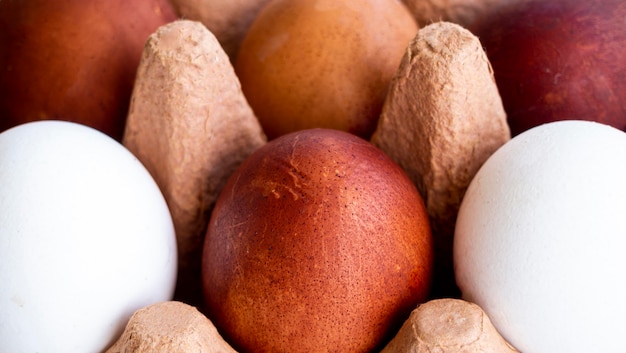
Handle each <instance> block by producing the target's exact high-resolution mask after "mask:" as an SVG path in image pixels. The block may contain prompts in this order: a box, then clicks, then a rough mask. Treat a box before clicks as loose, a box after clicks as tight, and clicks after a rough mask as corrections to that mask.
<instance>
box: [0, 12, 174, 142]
mask: <svg viewBox="0 0 626 353" xmlns="http://www.w3.org/2000/svg"><path fill="white" fill-rule="evenodd" d="M175 19H176V15H175V13H174V9H173V8H172V7H171V5H170V4H169V2H168V1H167V0H64V1H46V0H28V1H20V0H2V1H0V132H2V131H3V130H6V129H8V128H10V127H12V126H15V125H18V124H21V123H25V122H29V121H37V120H46V119H57V120H69V121H74V122H78V123H81V124H85V125H88V126H91V127H93V128H96V129H98V130H100V131H102V132H104V133H106V134H108V135H110V136H111V137H113V138H115V139H117V140H120V139H121V138H122V133H123V131H124V124H125V121H126V115H127V113H128V105H129V101H130V96H131V92H132V89H133V82H134V80H135V74H136V71H137V66H138V65H139V60H140V58H141V52H142V50H143V46H144V43H145V42H146V39H147V38H148V36H149V35H150V34H151V33H152V32H154V31H155V30H156V29H157V28H158V27H159V26H161V25H164V24H166V23H169V22H171V21H173V20H175Z"/></svg>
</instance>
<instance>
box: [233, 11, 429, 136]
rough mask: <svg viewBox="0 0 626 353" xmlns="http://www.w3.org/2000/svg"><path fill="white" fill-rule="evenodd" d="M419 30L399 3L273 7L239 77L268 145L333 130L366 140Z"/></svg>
mask: <svg viewBox="0 0 626 353" xmlns="http://www.w3.org/2000/svg"><path fill="white" fill-rule="evenodd" d="M417 30H418V29H417V25H416V23H415V20H414V19H413V17H412V16H411V15H410V13H409V11H408V10H407V9H406V7H405V6H404V4H402V3H401V2H399V1H397V0H365V1H363V0H358V1H355V0H344V1H335V0H300V1H290V0H275V1H270V2H269V3H268V4H267V5H265V6H264V7H263V9H262V10H261V11H260V12H259V14H258V16H257V17H256V19H255V21H254V22H253V23H252V25H251V26H250V29H249V30H248V33H247V34H246V37H245V38H244V40H243V42H242V44H241V47H240V50H239V54H238V56H237V60H236V62H235V70H236V71H237V75H238V76H239V79H240V80H241V86H242V90H243V92H244V94H245V95H246V98H247V99H248V101H249V102H250V106H251V107H252V109H253V110H254V112H255V114H256V115H257V117H258V118H259V121H260V122H261V125H262V126H263V129H264V131H265V133H266V134H267V136H268V138H270V139H273V138H276V137H278V136H281V135H284V134H286V133H289V132H293V131H298V130H302V129H308V128H332V129H338V130H343V131H348V132H351V133H353V134H355V135H358V136H361V137H365V138H369V137H370V136H371V134H372V133H373V131H374V129H375V128H376V122H377V120H378V115H380V111H381V108H382V104H383V101H384V99H385V96H386V94H387V89H388V86H389V81H390V80H391V78H392V77H393V75H394V74H395V72H396V70H397V69H398V65H399V63H400V60H401V59H402V55H403V53H404V49H405V48H406V46H407V45H408V44H409V42H410V40H411V38H413V36H415V34H416V33H417Z"/></svg>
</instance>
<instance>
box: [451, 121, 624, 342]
mask: <svg viewBox="0 0 626 353" xmlns="http://www.w3.org/2000/svg"><path fill="white" fill-rule="evenodd" d="M625 181H626V135H625V134H624V132H622V131H621V130H618V129H616V128H613V127H610V126H608V125H604V124H601V123H596V122H590V121H575V120H571V121H559V122H553V123H547V124H544V125H540V126H537V127H535V128H532V129H530V130H527V131H525V132H523V133H522V134H520V135H517V136H516V137H515V138H513V139H512V140H510V141H509V142H508V143H506V144H505V145H504V146H502V147H501V148H500V149H498V150H497V151H496V152H495V153H494V154H493V155H492V156H491V157H490V158H489V159H488V160H487V161H486V162H485V164H484V165H483V166H482V167H481V168H480V170H479V171H478V173H477V174H476V176H475V177H474V179H473V180H472V182H471V183H470V185H469V187H468V189H467V192H466V194H465V196H464V198H463V201H462V203H461V207H460V210H459V214H458V219H457V223H456V232H455V238H454V262H455V275H456V280H457V283H458V285H459V288H460V289H461V292H462V294H463V297H464V298H465V299H467V300H470V301H473V302H475V303H477V304H478V305H480V306H481V307H482V308H483V309H484V310H485V312H486V313H487V315H488V316H489V317H490V318H491V319H492V321H493V324H494V325H495V326H496V328H497V329H498V330H499V331H500V332H501V333H502V335H503V336H504V337H505V338H506V339H507V340H508V341H509V342H510V343H511V344H512V345H513V346H515V347H516V348H517V349H518V350H520V351H522V352H525V353H554V352H568V353H576V352H585V353H588V352H622V351H623V350H624V347H623V343H622V341H621V340H622V336H623V333H624V332H625V331H626V323H625V322H624V317H626V302H625V301H624V299H623V296H624V291H625V290H626V284H625V283H626V281H625V280H626V272H625V269H626V256H625V254H626V217H625V215H626V182H625Z"/></svg>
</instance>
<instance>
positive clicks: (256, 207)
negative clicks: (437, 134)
mask: <svg viewBox="0 0 626 353" xmlns="http://www.w3.org/2000/svg"><path fill="white" fill-rule="evenodd" d="M432 263H433V244H432V236H431V231H430V225H429V221H428V214H427V212H426V208H425V206H424V203H423V200H422V198H421V196H420V194H419V192H418V191H417V188H416V187H415V186H414V185H413V183H412V182H411V181H410V179H409V178H408V176H407V175H406V173H405V172H404V170H402V169H401V168H400V167H399V166H398V165H397V164H395V163H394V162H393V161H392V160H391V159H390V158H389V157H388V156H386V155H385V154H384V153H383V152H382V151H381V150H380V149H378V148H376V147H374V145H372V144H370V143H369V142H367V141H365V140H363V139H361V138H358V137H357V136H355V135H352V134H349V133H347V132H342V131H338V130H331V129H308V130H302V131H298V132H294V133H291V134H287V135H283V136H281V137H279V138H277V139H275V140H273V141H271V142H269V143H268V144H266V145H265V146H263V147H261V148H260V149H258V150H257V151H256V152H255V153H253V154H252V155H251V156H250V157H248V158H247V159H246V160H245V161H244V162H243V163H242V164H241V166H240V167H239V168H238V169H236V170H235V172H234V173H233V174H232V176H231V177H230V178H229V180H228V182H227V183H226V185H225V187H224V189H223V190H222V192H221V193H220V196H219V198H218V200H217V202H216V204H215V208H214V210H213V214H212V216H211V220H210V222H209V226H208V230H207V234H206V238H205V244H204V253H203V258H202V277H203V288H204V294H205V298H206V306H207V312H208V315H209V318H210V319H211V320H212V321H213V322H214V323H215V325H216V327H217V328H218V330H220V332H221V333H222V334H223V335H224V337H225V338H226V339H227V340H228V341H229V343H231V344H232V345H233V347H234V348H235V349H237V350H238V351H239V352H242V353H243V352H337V353H339V352H345V353H356V352H373V351H376V349H377V348H378V349H380V348H382V345H383V344H384V343H385V342H386V341H387V340H388V339H390V338H391V336H392V335H393V334H395V332H397V330H398V329H399V328H400V326H401V325H402V323H403V322H404V320H406V319H407V318H408V317H409V314H410V312H411V310H413V309H414V308H415V306H416V305H417V304H418V303H420V302H422V301H424V300H425V299H427V296H428V294H429V289H430V282H431V276H432V266H433V264H432Z"/></svg>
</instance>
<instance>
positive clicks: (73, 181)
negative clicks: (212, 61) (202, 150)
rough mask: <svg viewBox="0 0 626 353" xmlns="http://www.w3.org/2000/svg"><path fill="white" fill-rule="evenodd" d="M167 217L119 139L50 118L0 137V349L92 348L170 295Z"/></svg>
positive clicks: (76, 351)
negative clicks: (142, 310)
mask: <svg viewBox="0 0 626 353" xmlns="http://www.w3.org/2000/svg"><path fill="white" fill-rule="evenodd" d="M176 256H177V255H176V240H175V235H174V228H173V223H172V219H171V215H170V213H169V210H168V208H167V206H166V203H165V200H164V198H163V196H162V194H161V192H160V190H159V188H158V187H157V185H156V183H155V182H154V180H153V179H152V177H151V176H150V174H149V173H148V172H147V171H146V169H145V168H144V167H143V165H142V164H141V163H140V162H139V161H138V160H137V159H136V158H135V157H134V156H133V155H132V154H131V153H130V152H129V151H128V150H126V149H125V148H124V147H123V146H122V145H121V144H119V143H118V142H116V141H114V140H113V139H111V138H109V137H108V136H106V135H104V134H102V133H100V132H98V131H96V130H94V129H91V128H88V127H85V126H82V125H78V124H75V123H69V122H61V121H41V122H34V123H28V124H24V125H21V126H18V127H15V128H12V129H10V130H7V131H5V132H3V133H2V134H0V352H7V353H8V352H10V353H22V352H24V353H34V352H47V353H51V352H62V353H68V352H72V353H81V352H101V351H102V350H103V349H105V348H106V347H107V346H109V345H110V344H112V343H113V342H114V340H115V339H116V338H117V337H118V335H119V334H120V333H121V332H122V330H123V328H124V326H125V324H126V323H127V321H128V318H129V317H130V316H131V314H132V313H133V312H134V311H135V310H137V309H139V308H141V307H144V306H147V305H149V304H152V303H156V302H160V301H166V300H170V299H171V298H172V295H173V291H174V286H175V282H176V267H177V257H176Z"/></svg>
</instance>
